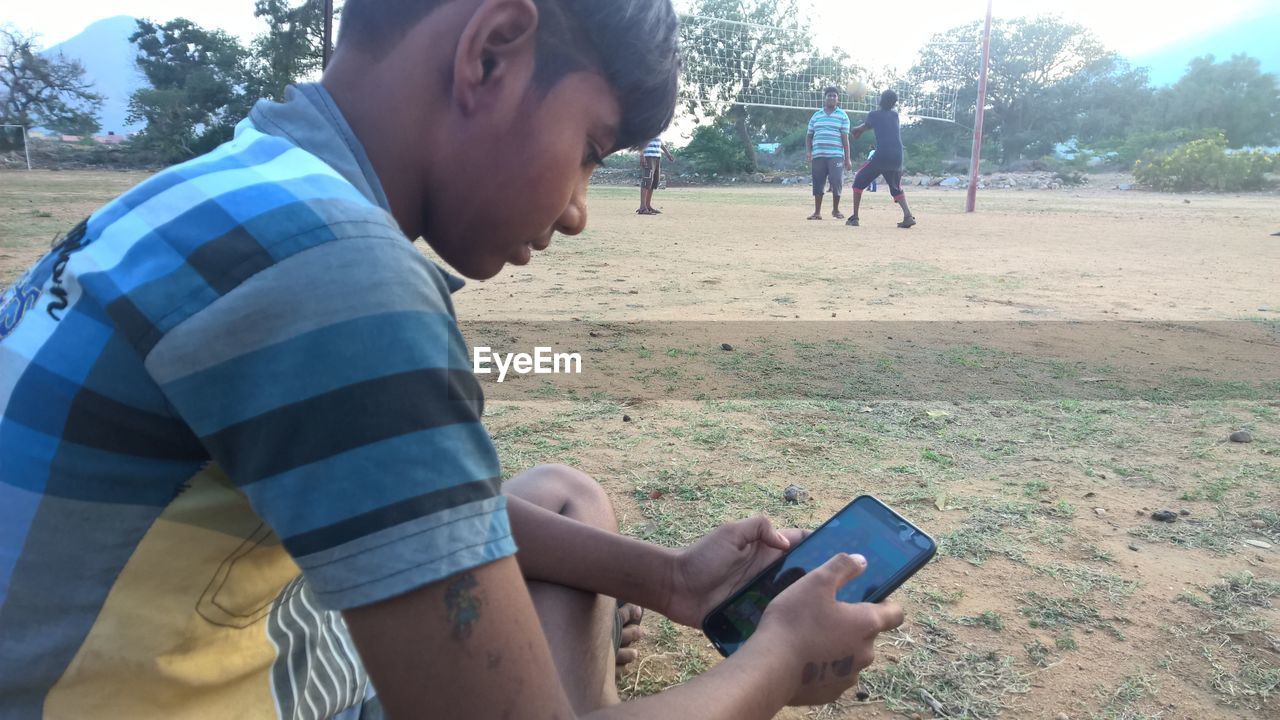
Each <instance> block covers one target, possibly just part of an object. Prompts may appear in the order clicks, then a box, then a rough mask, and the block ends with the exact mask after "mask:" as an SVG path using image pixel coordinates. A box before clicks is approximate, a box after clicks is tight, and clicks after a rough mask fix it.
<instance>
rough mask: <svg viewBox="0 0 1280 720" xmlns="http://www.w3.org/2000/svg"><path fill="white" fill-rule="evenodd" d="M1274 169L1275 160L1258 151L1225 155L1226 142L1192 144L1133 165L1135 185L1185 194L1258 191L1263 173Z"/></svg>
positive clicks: (1218, 139)
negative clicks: (1136, 183)
mask: <svg viewBox="0 0 1280 720" xmlns="http://www.w3.org/2000/svg"><path fill="white" fill-rule="evenodd" d="M1275 167H1276V157H1275V156H1273V155H1268V154H1267V153H1265V152H1262V151H1260V150H1253V151H1247V152H1233V153H1228V152H1227V138H1226V136H1225V135H1223V134H1221V133H1219V134H1217V135H1215V136H1214V137H1212V138H1205V139H1203V140H1192V141H1191V142H1189V143H1187V144H1185V145H1182V146H1180V147H1177V148H1175V149H1173V150H1172V151H1170V152H1168V153H1166V154H1163V155H1162V154H1158V153H1155V152H1148V153H1147V154H1146V155H1144V156H1143V157H1142V159H1141V160H1138V161H1137V162H1136V163H1134V165H1133V176H1134V178H1136V179H1137V181H1138V182H1140V183H1142V184H1144V185H1148V186H1150V187H1152V188H1154V189H1156V190H1166V191H1175V192H1185V191H1187V190H1215V191H1218V192H1234V191H1238V190H1258V189H1261V188H1262V187H1263V186H1264V185H1265V184H1266V173H1268V172H1270V171H1271V170H1272V169H1273V168H1275Z"/></svg>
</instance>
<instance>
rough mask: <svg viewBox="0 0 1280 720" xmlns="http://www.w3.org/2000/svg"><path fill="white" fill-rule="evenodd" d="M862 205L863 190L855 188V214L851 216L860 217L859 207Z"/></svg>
mask: <svg viewBox="0 0 1280 720" xmlns="http://www.w3.org/2000/svg"><path fill="white" fill-rule="evenodd" d="M861 207H862V191H861V190H858V189H856V188H855V189H854V191H853V215H851V216H850V217H855V218H856V217H858V209H859V208H861Z"/></svg>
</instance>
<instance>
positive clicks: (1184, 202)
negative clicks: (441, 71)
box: [1182, 200, 1191, 205]
mask: <svg viewBox="0 0 1280 720" xmlns="http://www.w3.org/2000/svg"><path fill="white" fill-rule="evenodd" d="M1182 204H1183V205H1190V204H1191V201H1190V200H1183V201H1182Z"/></svg>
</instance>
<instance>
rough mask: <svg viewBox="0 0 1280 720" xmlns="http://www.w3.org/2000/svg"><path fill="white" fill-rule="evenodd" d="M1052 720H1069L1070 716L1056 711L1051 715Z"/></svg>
mask: <svg viewBox="0 0 1280 720" xmlns="http://www.w3.org/2000/svg"><path fill="white" fill-rule="evenodd" d="M1053 720H1071V716H1070V715H1068V714H1066V713H1058V714H1057V715H1054V716H1053Z"/></svg>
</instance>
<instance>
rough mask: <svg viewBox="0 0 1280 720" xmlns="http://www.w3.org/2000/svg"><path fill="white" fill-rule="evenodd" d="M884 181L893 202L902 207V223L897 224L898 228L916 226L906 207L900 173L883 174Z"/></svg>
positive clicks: (909, 209) (909, 210)
mask: <svg viewBox="0 0 1280 720" xmlns="http://www.w3.org/2000/svg"><path fill="white" fill-rule="evenodd" d="M884 181H885V183H886V184H887V185H888V186H889V193H890V195H891V196H892V197H893V201H894V202H896V203H898V205H900V206H902V222H901V223H899V224H898V227H900V228H909V227H911V226H912V225H915V224H916V218H915V216H914V215H912V214H911V208H910V207H908V206H907V194H906V193H904V192H902V173H901V172H890V171H886V172H885V173H884Z"/></svg>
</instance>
